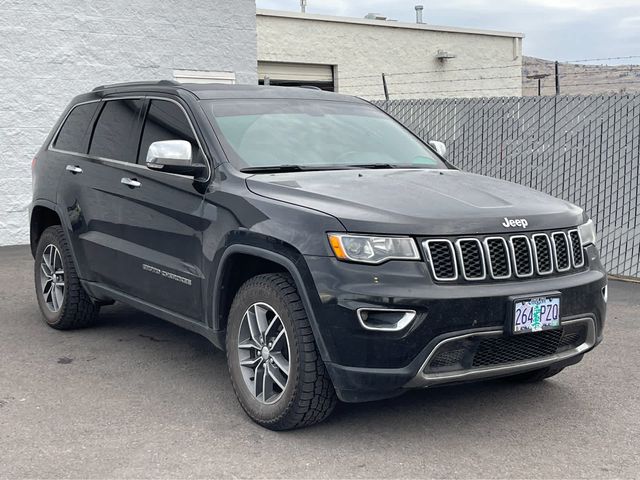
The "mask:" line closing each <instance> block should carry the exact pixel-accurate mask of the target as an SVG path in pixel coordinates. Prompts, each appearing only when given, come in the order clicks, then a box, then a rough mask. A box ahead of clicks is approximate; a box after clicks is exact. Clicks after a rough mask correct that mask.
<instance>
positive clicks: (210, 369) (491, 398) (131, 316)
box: [95, 305, 580, 442]
mask: <svg viewBox="0 0 640 480" xmlns="http://www.w3.org/2000/svg"><path fill="white" fill-rule="evenodd" d="M95 328H96V329H97V330H96V332H95V333H96V334H97V335H99V336H101V337H103V338H104V336H105V335H113V336H115V337H116V338H117V339H118V341H120V340H121V339H122V340H124V341H130V342H134V343H133V344H132V345H131V347H132V350H134V349H135V351H133V352H132V355H136V356H137V355H145V349H140V346H141V345H146V346H147V348H154V351H155V354H158V350H162V351H163V352H165V353H161V354H162V355H163V356H164V355H166V356H167V357H172V358H175V359H176V360H177V361H179V362H196V363H195V364H194V365H193V370H194V373H195V374H196V375H197V376H198V378H197V379H192V380H193V381H197V382H198V383H199V384H201V385H204V386H205V387H206V388H207V389H208V390H209V391H211V392H217V393H218V394H222V398H220V397H217V400H218V401H220V400H222V402H223V404H224V405H220V404H218V406H217V408H229V411H230V412H233V413H234V414H240V415H241V417H243V415H242V414H241V412H240V411H239V409H238V408H237V405H236V400H235V396H234V393H233V389H232V387H231V384H230V382H229V379H228V373H227V367H226V359H225V355H224V353H222V352H221V351H219V350H217V349H216V348H215V347H214V346H213V345H212V344H211V343H210V342H209V341H208V340H207V339H205V338H203V337H201V336H200V335H198V334H195V333H192V332H189V331H187V330H185V329H182V328H180V327H177V326H174V325H172V324H170V323H168V322H164V321H163V320H161V319H158V318H156V317H154V316H151V315H147V314H145V313H142V312H139V311H136V310H134V309H131V308H129V307H124V306H119V305H118V306H113V307H107V308H105V309H104V312H103V313H102V314H101V320H100V322H99V324H98V325H97V326H96V327H95ZM164 368H172V367H171V363H170V362H169V363H167V364H165V366H164ZM561 375H563V374H561ZM559 378H561V377H559ZM185 381H186V379H185ZM575 388H576V387H575V385H573V384H572V383H569V382H567V383H565V382H562V381H556V380H548V381H545V382H542V383H537V384H518V383H514V382H509V381H505V380H494V381H487V382H478V383H467V384H461V385H455V386H448V387H437V388H430V389H422V390H411V391H408V392H407V393H405V394H404V395H402V396H400V397H396V398H392V399H388V400H381V401H376V402H368V403H361V404H346V403H339V404H338V406H337V407H336V410H335V411H334V413H333V415H332V416H331V417H330V418H329V419H328V420H327V421H325V422H324V423H322V424H320V425H317V426H315V427H312V428H308V429H303V430H297V431H293V432H287V433H284V435H287V436H288V435H294V436H295V438H298V439H301V438H302V439H304V438H308V440H309V441H310V442H316V441H318V437H317V435H318V434H319V433H320V432H322V438H323V439H324V440H323V441H328V440H330V439H332V438H333V439H335V440H336V441H338V440H340V441H344V438H342V435H344V433H345V431H348V432H349V435H350V437H351V438H354V437H355V438H358V437H362V438H363V439H365V438H367V437H369V436H371V435H373V434H375V435H382V436H383V437H384V438H386V439H387V440H397V441H401V440H407V436H409V437H410V436H412V435H414V434H415V435H416V437H420V438H424V437H425V434H427V435H429V436H432V435H433V436H438V435H442V436H449V437H450V436H451V435H455V432H456V431H458V429H464V430H465V432H466V433H465V437H468V434H469V433H472V434H476V435H478V436H479V437H478V438H482V436H484V435H489V434H495V433H496V432H495V429H496V428H502V427H499V425H505V424H506V425H509V424H511V425H514V426H517V428H532V429H538V428H540V425H541V424H542V423H544V422H546V421H549V419H550V417H557V416H558V415H559V414H562V412H563V411H564V409H567V412H570V411H571V410H572V409H579V404H576V403H577V402H578V403H579V402H580V400H579V399H576V398H575V396H574V395H573V394H574V393H575ZM244 420H246V425H245V426H246V427H248V428H253V427H255V428H258V429H259V428H260V427H257V426H255V425H253V424H252V422H251V421H250V420H249V419H248V418H245V419H244ZM244 420H242V421H244ZM505 433H506V434H508V433H509V432H505ZM280 435H282V433H280Z"/></svg>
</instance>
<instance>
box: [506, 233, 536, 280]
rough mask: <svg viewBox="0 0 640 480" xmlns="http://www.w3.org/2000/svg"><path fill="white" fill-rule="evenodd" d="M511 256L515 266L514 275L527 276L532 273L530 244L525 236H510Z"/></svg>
mask: <svg viewBox="0 0 640 480" xmlns="http://www.w3.org/2000/svg"><path fill="white" fill-rule="evenodd" d="M511 245H512V247H513V257H514V261H515V267H516V275H517V276H519V277H528V276H530V275H532V274H533V264H532V262H531V246H530V245H529V240H528V239H527V237H512V238H511Z"/></svg>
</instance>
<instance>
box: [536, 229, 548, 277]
mask: <svg viewBox="0 0 640 480" xmlns="http://www.w3.org/2000/svg"><path fill="white" fill-rule="evenodd" d="M533 243H534V245H535V247H536V248H535V251H536V262H537V265H538V273H540V274H546V273H551V272H553V260H552V257H551V243H549V237H547V236H546V235H534V236H533Z"/></svg>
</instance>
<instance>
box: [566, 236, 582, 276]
mask: <svg viewBox="0 0 640 480" xmlns="http://www.w3.org/2000/svg"><path fill="white" fill-rule="evenodd" d="M569 241H570V243H571V248H570V251H571V261H572V263H573V266H574V267H575V268H580V267H582V266H584V251H583V250H582V237H581V236H580V231H578V230H569Z"/></svg>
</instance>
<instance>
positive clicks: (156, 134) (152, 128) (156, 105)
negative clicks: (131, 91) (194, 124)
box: [138, 100, 203, 163]
mask: <svg viewBox="0 0 640 480" xmlns="http://www.w3.org/2000/svg"><path fill="white" fill-rule="evenodd" d="M162 140H186V141H188V142H190V143H191V148H192V149H193V159H194V162H196V163H203V159H202V158H199V157H200V152H199V149H198V142H197V141H196V139H195V136H194V135H193V130H191V126H190V125H189V121H188V120H187V117H186V116H185V114H184V112H183V111H182V109H181V108H180V107H179V106H178V105H176V104H175V103H173V102H167V101H164V100H151V105H150V106H149V112H148V113H147V118H146V120H145V122H144V130H143V131H142V142H141V143H140V153H139V155H138V163H144V162H145V161H146V159H147V151H148V150H149V146H150V145H151V144H152V143H153V142H160V141H162Z"/></svg>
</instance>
